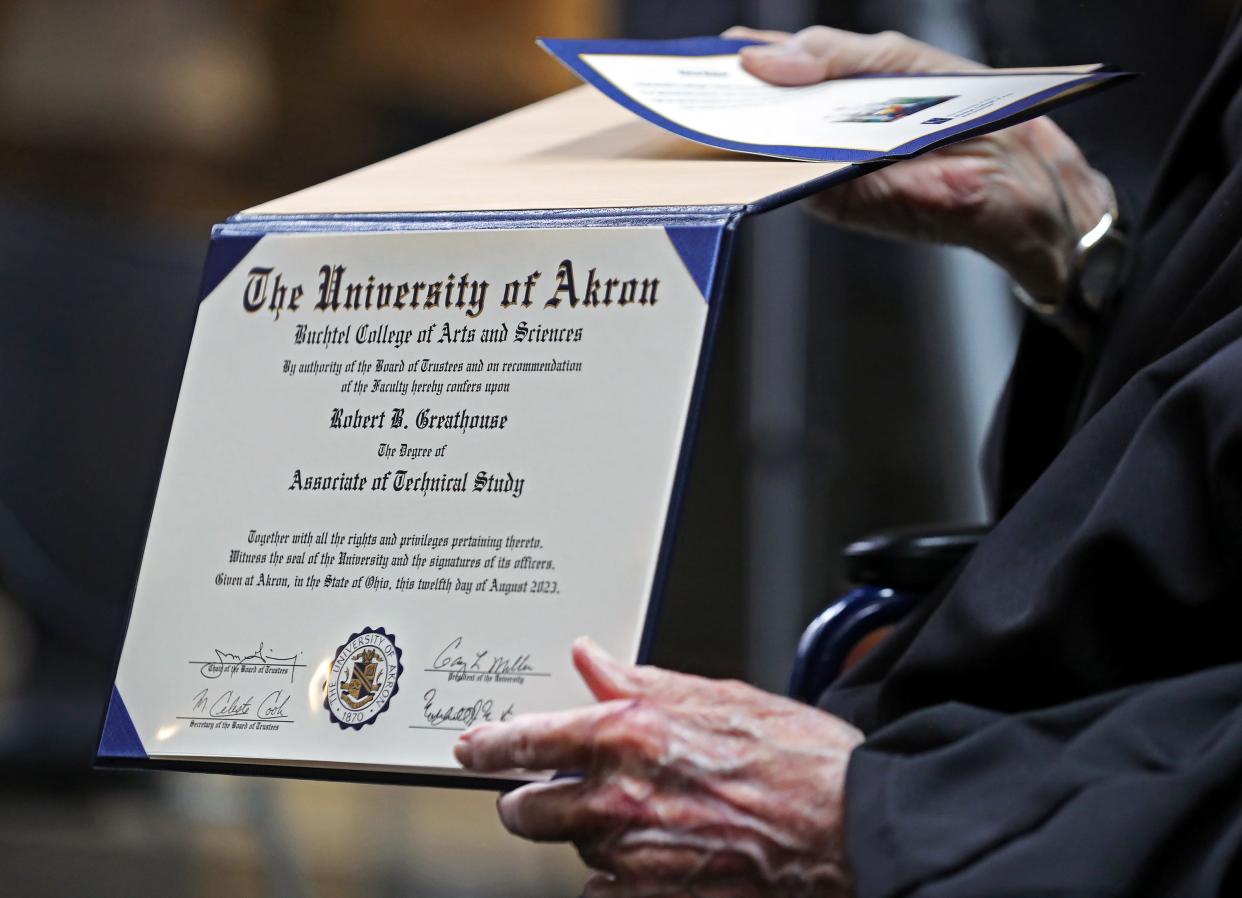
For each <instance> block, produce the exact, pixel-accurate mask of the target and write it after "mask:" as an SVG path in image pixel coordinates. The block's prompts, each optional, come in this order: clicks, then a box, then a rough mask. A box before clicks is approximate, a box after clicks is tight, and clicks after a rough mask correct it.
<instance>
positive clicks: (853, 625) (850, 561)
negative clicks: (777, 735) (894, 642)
mask: <svg viewBox="0 0 1242 898" xmlns="http://www.w3.org/2000/svg"><path fill="white" fill-rule="evenodd" d="M987 531H988V528H987V527H986V526H982V525H968V526H960V527H939V528H935V529H929V528H918V529H913V528H909V529H901V530H889V531H885V532H883V533H877V534H874V535H872V536H868V537H866V538H864V539H860V540H858V541H857V542H853V543H851V544H850V545H848V546H846V547H845V549H844V551H843V553H842V554H843V556H844V560H845V576H846V579H847V580H848V581H849V582H850V583H851V584H852V585H853V586H854V589H853V590H851V591H850V592H848V593H846V594H845V595H843V596H841V597H840V598H839V599H837V600H836V601H835V602H833V603H832V604H831V605H829V606H828V607H827V608H825V609H824V610H823V611H822V612H821V613H820V614H819V616H818V617H816V618H815V620H813V621H812V622H811V624H810V625H809V626H808V627H807V628H806V630H805V631H804V632H803V634H802V639H801V641H800V642H799V643H798V654H797V656H796V658H795V659H794V666H793V672H792V674H791V675H790V678H789V695H790V696H791V697H793V698H796V699H798V700H799V701H803V702H807V703H810V704H814V703H815V702H816V701H817V700H818V698H819V696H820V694H821V693H822V692H823V691H824V690H825V689H827V688H828V686H830V685H831V684H832V682H833V681H834V680H836V679H837V677H839V676H840V675H841V674H842V673H843V672H845V671H846V670H848V669H849V668H850V667H851V666H853V664H854V663H856V662H857V661H858V660H860V659H861V658H862V657H863V656H864V655H865V654H866V653H867V652H868V651H870V650H871V649H872V648H873V647H874V646H875V645H876V644H877V643H878V642H879V641H881V640H882V639H883V638H884V636H885V635H887V634H888V632H889V630H890V629H891V628H892V627H893V625H894V624H896V623H898V622H899V621H900V620H901V619H902V618H903V617H905V616H906V615H907V614H908V613H909V612H910V611H912V610H913V609H914V608H915V606H917V605H918V603H919V602H920V601H921V600H922V599H923V598H924V597H925V596H926V595H927V594H928V593H929V592H931V591H932V590H933V589H935V588H936V586H937V585H938V584H940V583H941V582H942V581H943V580H944V579H945V577H947V576H948V575H949V574H950V573H951V572H952V571H953V569H954V568H955V567H956V566H957V565H958V564H959V563H960V562H961V561H962V559H963V558H965V557H966V556H967V555H968V554H969V553H970V551H971V550H972V549H974V547H975V546H976V545H978V544H979V541H980V540H982V539H983V537H984V535H985V534H986V533H987Z"/></svg>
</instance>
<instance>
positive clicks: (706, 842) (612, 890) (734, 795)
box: [456, 639, 862, 898]
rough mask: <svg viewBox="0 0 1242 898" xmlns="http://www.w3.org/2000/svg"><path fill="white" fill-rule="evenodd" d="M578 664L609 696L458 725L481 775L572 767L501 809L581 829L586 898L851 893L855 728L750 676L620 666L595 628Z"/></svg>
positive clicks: (515, 828) (518, 817)
mask: <svg viewBox="0 0 1242 898" xmlns="http://www.w3.org/2000/svg"><path fill="white" fill-rule="evenodd" d="M574 663H575V665H576V666H577V668H578V671H579V673H581V675H582V677H583V679H584V680H585V681H586V683H587V685H588V686H589V687H590V689H591V691H592V692H593V693H594V694H595V696H596V698H598V699H599V700H600V704H598V705H594V706H591V707H588V708H583V709H580V710H574V711H563V712H555V713H548V714H529V715H525V716H522V717H518V718H515V719H514V720H512V721H509V722H507V723H487V724H482V725H480V726H477V727H475V728H473V729H471V730H470V731H468V732H466V733H464V734H463V735H462V737H461V740H460V741H459V742H458V744H457V748H456V754H457V759H458V761H460V762H461V764H462V766H464V767H466V768H467V769H469V770H474V771H479V772H489V771H500V770H510V769H515V768H526V769H530V770H575V771H581V772H582V773H581V777H580V778H576V779H570V780H558V781H554V782H551V783H539V784H534V785H530V786H525V787H523V788H521V789H518V790H517V791H515V792H511V793H509V794H508V795H506V796H504V797H503V798H502V799H501V801H500V804H499V809H500V817H501V820H502V821H503V822H504V825H505V826H506V827H507V828H508V829H509V830H510V831H511V832H513V833H515V834H517V835H519V836H524V837H526V838H528V839H534V840H537V841H572V842H573V843H574V844H575V845H576V846H577V848H578V851H579V853H580V854H581V855H582V858H583V860H585V861H586V863H587V864H588V865H589V866H590V867H592V868H593V869H595V870H597V871H600V873H599V874H597V875H596V876H595V877H594V878H592V879H591V881H590V882H589V883H587V886H586V889H585V891H584V896H586V898H602V896H618V898H619V896H625V898H645V896H661V898H677V896H686V898H689V896H695V898H760V896H764V898H793V896H799V898H802V896H805V898H812V896H815V898H818V896H824V898H835V896H847V895H850V894H852V888H851V883H850V876H849V871H848V868H847V866H846V862H845V854H844V846H843V828H842V820H843V814H844V808H843V794H842V791H843V784H844V778H845V769H846V765H847V763H848V761H849V758H850V753H851V751H852V750H853V749H854V747H855V746H856V745H858V743H859V742H861V741H862V735H861V734H860V733H859V732H858V730H856V729H854V728H853V727H852V726H850V725H848V724H846V723H844V722H842V721H840V720H838V719H836V718H834V717H831V716H829V715H828V714H825V713H823V712H822V711H818V710H816V709H814V708H811V707H808V706H806V705H802V704H799V703H797V702H793V701H790V700H788V699H784V698H780V697H778V696H775V695H771V694H769V693H766V692H762V691H760V690H758V689H754V688H752V687H750V686H747V685H745V684H743V683H738V682H723V681H717V680H707V679H702V678H700V677H692V676H687V675H684V674H677V673H672V672H669V671H665V670H659V669H657V668H651V667H631V666H628V665H623V664H621V663H619V662H617V661H615V660H613V659H612V658H611V657H609V656H608V655H607V654H605V653H604V652H603V650H602V649H600V648H599V647H597V646H595V645H594V643H592V642H590V641H589V640H586V639H581V640H578V642H577V643H575V645H574Z"/></svg>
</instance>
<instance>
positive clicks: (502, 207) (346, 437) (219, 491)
mask: <svg viewBox="0 0 1242 898" xmlns="http://www.w3.org/2000/svg"><path fill="white" fill-rule="evenodd" d="M726 43H727V42H726ZM596 63H597V64H599V61H598V60H596ZM614 74H615V73H614ZM618 77H620V76H618ZM903 90H904V88H903ZM941 90H942V88H941V87H940V86H935V88H934V91H935V92H941ZM931 111H932V108H931V107H928V108H926V109H924V110H921V111H920V112H919V113H918V114H919V115H922V114H924V113H930V112H931ZM857 114H859V115H861V114H862V113H857ZM865 170H866V167H865V166H859V165H855V164H852V163H849V162H843V161H833V160H828V161H820V162H804V161H782V160H770V159H766V160H765V159H758V158H754V157H747V156H740V155H733V154H721V153H719V152H718V151H715V150H712V149H709V148H707V147H704V146H700V145H698V144H695V143H690V142H687V141H685V140H684V139H682V138H681V137H678V136H675V135H673V134H670V133H668V132H667V130H665V129H662V128H661V127H658V126H657V125H655V124H652V123H651V122H649V121H645V120H643V119H642V118H641V117H638V116H635V115H633V114H632V113H631V112H630V111H629V110H627V109H625V108H623V107H622V106H620V105H618V104H614V103H612V102H611V101H610V100H608V99H605V98H604V97H603V96H601V95H600V94H599V93H598V92H596V91H595V90H594V89H593V88H590V87H581V88H578V89H576V90H572V91H568V92H566V93H564V94H562V95H560V96H557V97H553V98H551V99H549V100H546V101H543V102H541V103H537V104H534V105H533V106H530V107H527V108H526V109H523V110H519V111H517V112H514V113H511V114H509V115H506V116H502V117H501V118H499V119H496V120H494V121H492V122H489V123H485V124H483V125H481V126H479V127H476V128H472V129H469V130H467V131H464V132H462V133H461V134H458V135H453V136H451V137H448V138H446V139H444V140H442V141H439V142H437V143H434V144H431V145H429V146H426V147H421V148H419V149H416V150H413V151H410V152H408V153H404V154H402V155H400V156H397V157H394V158H393V159H390V160H385V161H384V162H380V163H377V164H375V165H373V166H369V167H367V168H364V169H361V170H359V171H357V172H352V173H350V174H347V175H344V176H342V177H340V178H336V179H334V180H332V181H329V182H326V183H324V184H321V185H316V186H314V187H311V188H307V189H306V190H303V191H299V192H297V193H295V194H291V195H290V196H287V197H282V198H279V199H276V200H272V201H270V202H268V203H264V204H262V205H260V206H256V207H254V208H252V209H248V210H245V211H243V212H241V213H239V214H238V215H236V216H233V217H232V218H230V219H229V220H227V221H226V222H224V223H222V224H220V225H218V226H217V227H216V229H215V230H214V232H213V237H212V244H211V249H210V251H209V254H208V257H207V263H206V267H205V272H204V278H203V288H202V292H201V298H200V304H199V310H198V317H197V321H196V324H195V328H194V334H193V339H192V343H191V346H190V348H189V353H188V357H187V359H186V365H185V372H184V377H183V381H182V383H181V390H180V396H179V399H178V403H177V409H176V413H175V417H174V419H173V421H172V422H171V426H170V431H169V437H168V445H167V451H166V455H165V459H164V464H163V469H162V472H161V475H160V480H159V487H158V491H157V495H156V498H155V502H154V507H153V509H152V514H151V520H150V526H149V530H148V534H147V539H146V544H145V549H144V553H143V558H142V563H141V567H140V571H139V573H138V577H137V582H136V585H135V588H134V598H133V606H132V610H131V613H130V619H129V626H128V630H127V633H126V637H125V642H124V646H123V649H122V652H121V655H120V660H119V663H118V667H117V671H116V678H115V688H114V689H113V691H112V694H111V698H110V702H109V706H108V708H107V712H106V715H105V719H104V724H103V728H102V733H101V739H100V746H99V751H98V759H99V761H100V763H103V764H121V765H132V766H149V767H166V768H176V769H191V770H226V771H231V772H244V773H260V774H268V775H281V774H290V775H307V776H316V777H338V778H348V779H366V780H396V781H402V782H411V781H412V782H434V783H436V784H440V785H445V784H452V785H463V786H489V787H490V786H495V785H497V784H498V783H500V784H503V783H509V782H512V781H513V780H514V778H515V777H512V776H509V777H490V778H488V779H478V778H473V777H471V776H469V775H467V774H466V773H465V772H464V771H462V770H461V769H460V767H459V765H458V764H457V763H456V761H455V760H454V759H453V756H452V747H453V745H454V743H455V741H456V739H457V737H458V735H459V734H460V733H461V732H462V731H464V730H466V729H467V728H469V727H471V726H473V725H475V724H478V723H483V722H488V721H504V720H508V719H510V718H512V717H513V716H514V715H518V714H524V713H527V712H536V711H551V710H557V709H563V708H569V707H573V706H576V705H580V704H583V703H585V702H588V701H590V696H589V694H588V692H587V690H586V689H585V687H584V686H583V685H582V684H581V682H580V681H579V679H578V677H577V676H576V674H575V672H574V670H573V668H572V665H571V660H570V652H569V649H570V645H571V642H572V640H573V639H574V638H575V637H577V636H579V635H584V634H585V635H589V636H592V637H593V638H594V639H595V640H596V641H597V642H599V643H600V644H601V645H603V646H604V647H605V648H606V649H608V650H609V651H611V652H612V653H614V654H615V655H616V656H618V657H621V658H625V659H627V660H643V659H644V658H645V656H646V654H647V650H648V648H649V646H650V644H651V641H652V637H653V634H654V632H655V627H656V625H657V622H658V618H659V614H658V611H659V605H660V598H661V594H662V587H663V583H664V579H665V574H666V572H667V569H668V564H669V559H670V556H671V551H672V545H673V538H674V535H675V532H676V521H677V511H678V507H679V500H680V496H681V493H682V490H683V487H684V484H685V480H686V476H687V472H688V468H689V458H690V448H691V445H692V438H693V433H694V426H695V420H696V412H697V409H698V407H699V404H700V400H701V398H702V390H703V384H704V382H705V373H706V370H707V364H708V361H709V359H710V350H711V338H712V334H713V333H714V329H715V324H716V322H717V320H718V317H719V315H720V314H721V307H722V298H723V292H724V291H723V285H724V281H725V271H726V265H727V260H728V256H729V252H730V248H731V246H732V244H733V242H734V239H735V235H736V232H737V229H738V227H739V225H740V224H741V222H742V221H743V220H744V219H745V218H746V217H747V216H748V215H751V214H755V213H758V212H761V211H763V210H765V209H768V208H772V207H774V206H777V205H780V204H782V203H786V202H789V201H791V200H793V199H797V198H798V197H800V196H805V195H807V194H809V193H811V192H813V191H815V190H819V189H823V188H825V187H826V186H829V185H831V184H833V183H836V182H838V181H842V180H845V179H848V178H852V177H856V176H858V175H859V174H860V173H862V172H863V171H865ZM765 301H779V297H767V298H765ZM526 776H529V775H526Z"/></svg>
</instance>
